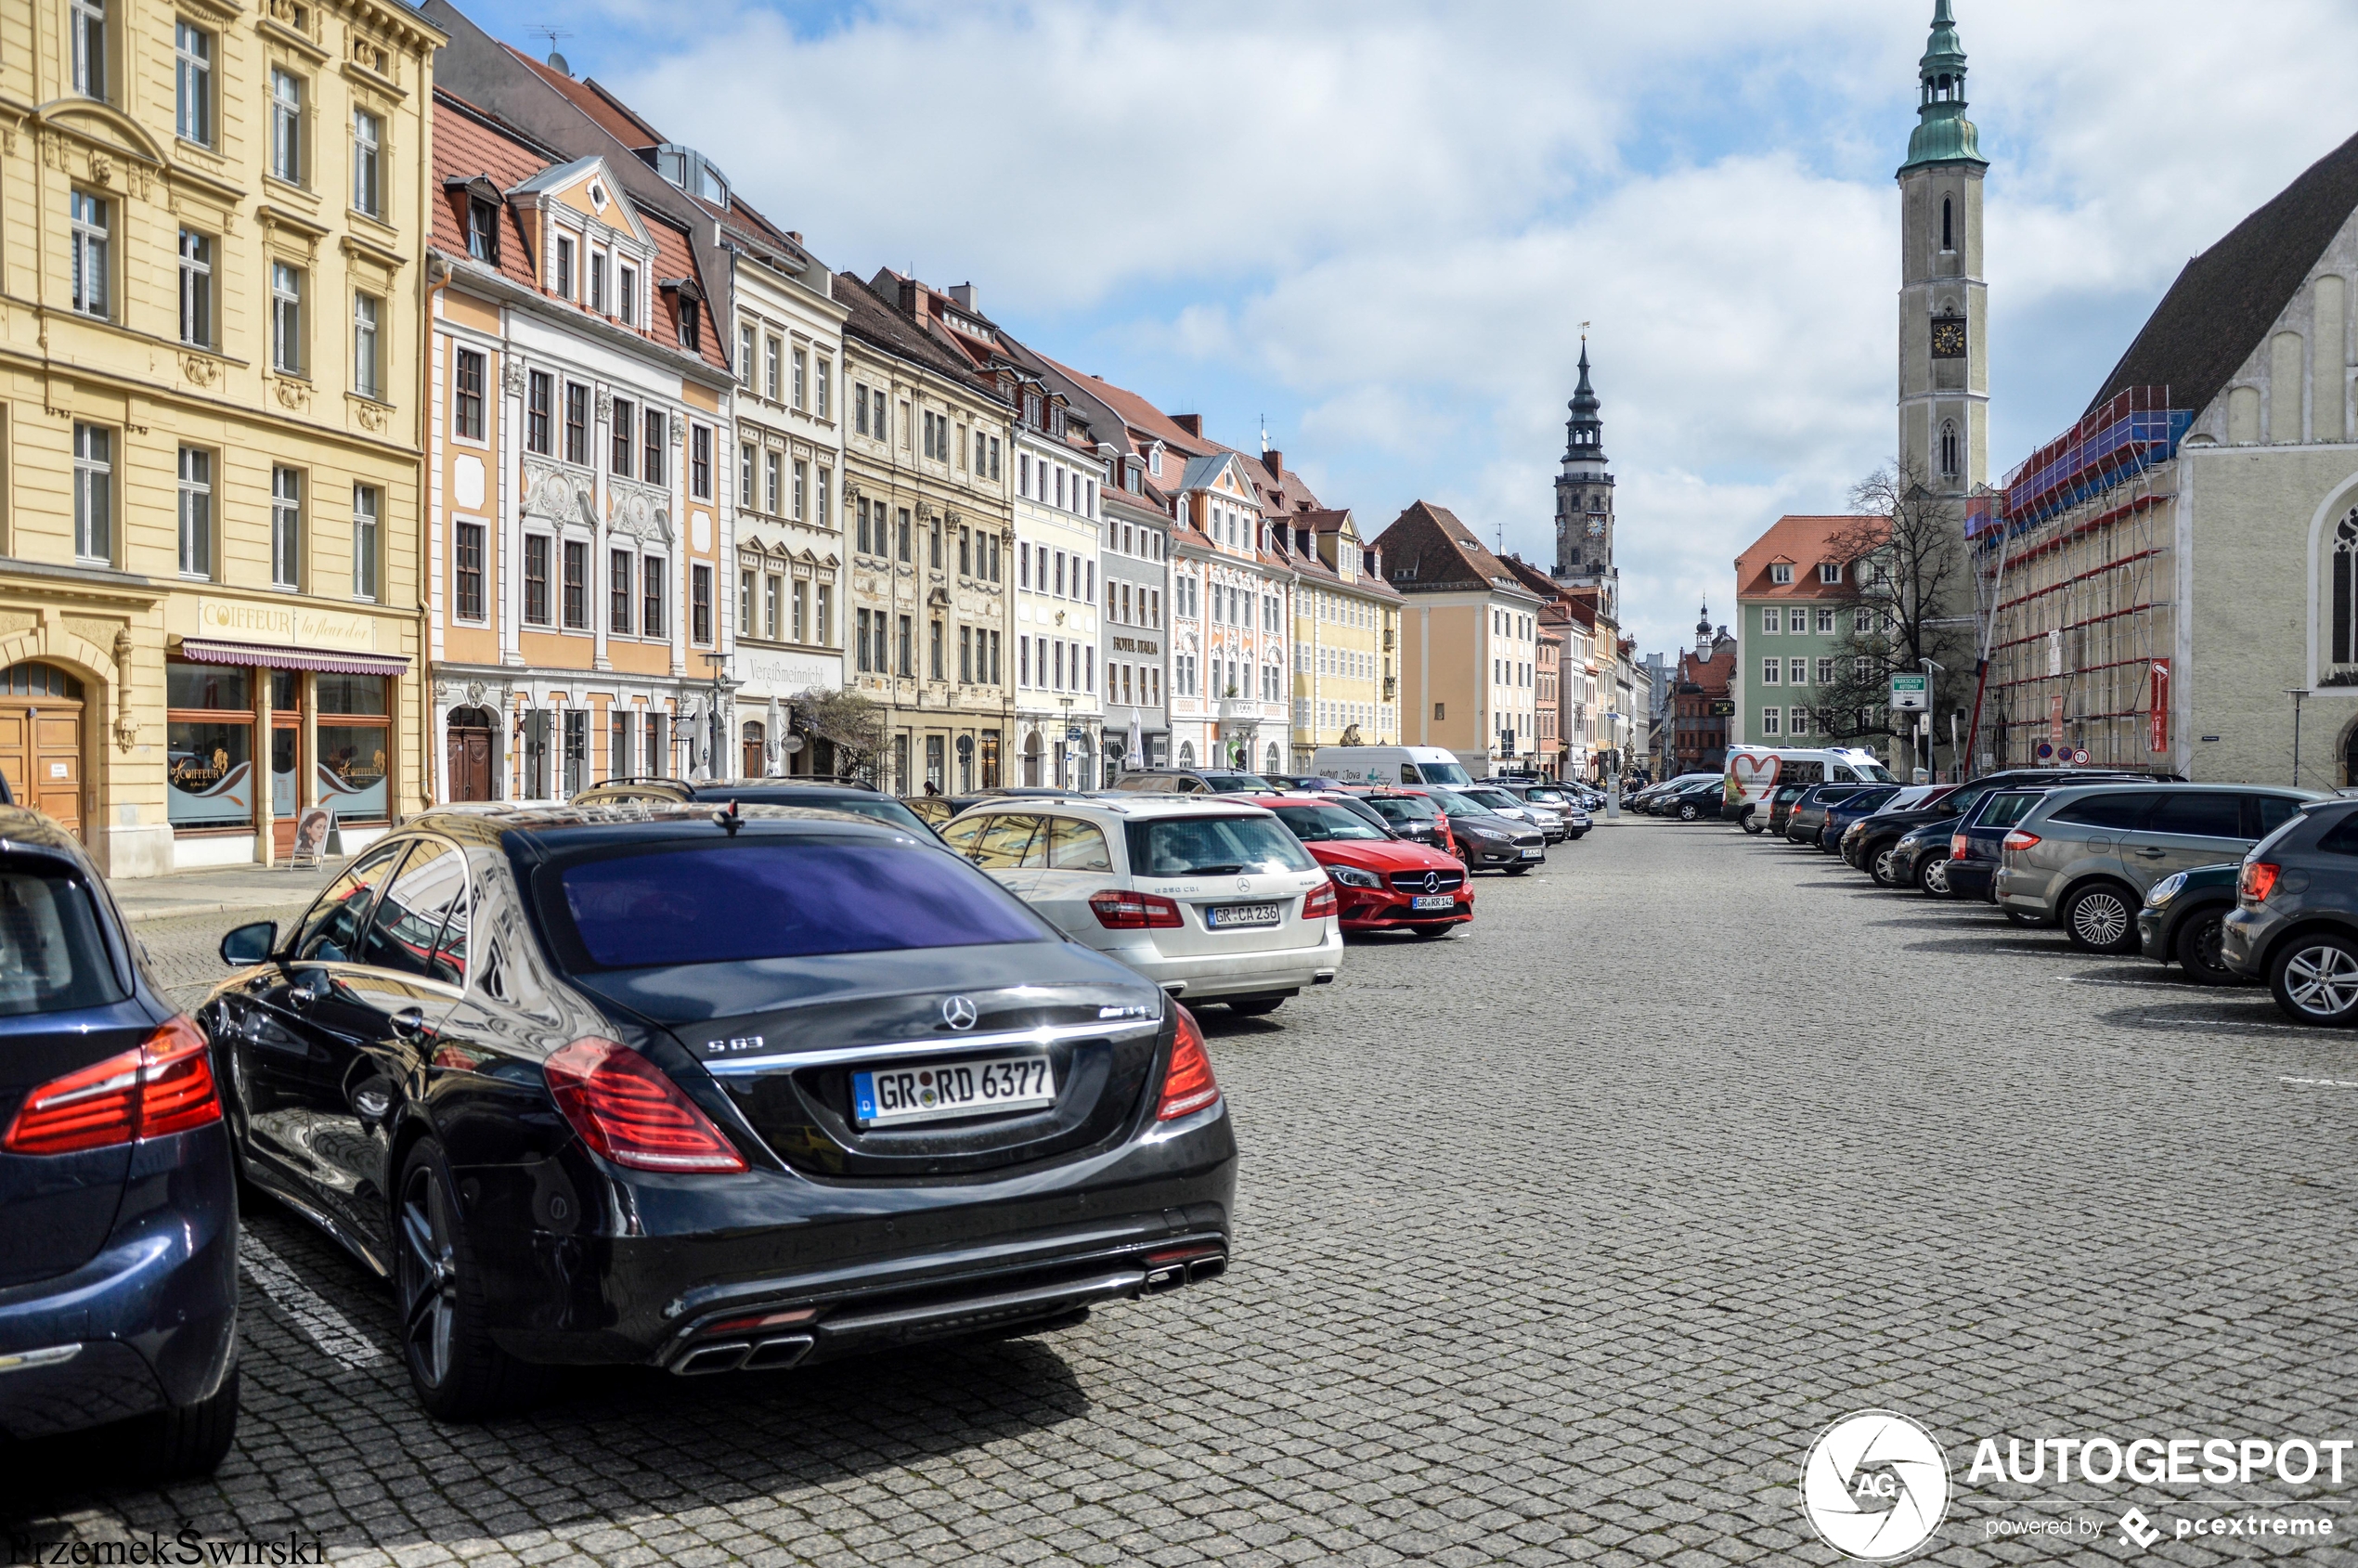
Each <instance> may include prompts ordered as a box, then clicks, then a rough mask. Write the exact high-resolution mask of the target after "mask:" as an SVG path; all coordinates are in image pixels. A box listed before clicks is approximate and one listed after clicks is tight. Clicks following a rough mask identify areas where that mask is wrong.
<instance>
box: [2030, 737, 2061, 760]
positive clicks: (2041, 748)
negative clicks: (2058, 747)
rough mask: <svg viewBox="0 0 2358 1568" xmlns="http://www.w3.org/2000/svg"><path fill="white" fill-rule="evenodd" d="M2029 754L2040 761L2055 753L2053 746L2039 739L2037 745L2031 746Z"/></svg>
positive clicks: (2051, 756)
mask: <svg viewBox="0 0 2358 1568" xmlns="http://www.w3.org/2000/svg"><path fill="white" fill-rule="evenodd" d="M2031 755H2033V756H2034V757H2036V758H2039V760H2040V761H2041V762H2045V761H2047V760H2049V759H2050V758H2053V757H2054V755H2055V748H2054V746H2052V745H2048V744H2047V743H2046V742H2045V741H2041V742H2040V743H2039V745H2037V746H2036V747H2034V748H2033V750H2032V753H2031Z"/></svg>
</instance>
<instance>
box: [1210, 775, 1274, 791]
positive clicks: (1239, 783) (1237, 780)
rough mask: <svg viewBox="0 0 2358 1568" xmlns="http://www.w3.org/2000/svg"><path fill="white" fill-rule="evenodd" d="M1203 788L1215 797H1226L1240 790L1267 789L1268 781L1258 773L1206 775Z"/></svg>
mask: <svg viewBox="0 0 2358 1568" xmlns="http://www.w3.org/2000/svg"><path fill="white" fill-rule="evenodd" d="M1203 786H1204V788H1206V789H1208V790H1211V792H1213V793H1214V794H1216V795H1226V794H1231V793H1233V792H1235V791H1237V790H1240V789H1267V788H1268V787H1269V781H1268V780H1267V779H1264V778H1263V777H1262V776H1261V775H1260V774H1259V773H1206V774H1204V775H1203Z"/></svg>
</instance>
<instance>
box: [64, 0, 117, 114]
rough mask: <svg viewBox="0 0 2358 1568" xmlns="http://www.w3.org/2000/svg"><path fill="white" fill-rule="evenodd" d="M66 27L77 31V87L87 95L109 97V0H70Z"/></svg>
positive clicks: (75, 82)
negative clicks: (107, 3) (107, 0)
mask: <svg viewBox="0 0 2358 1568" xmlns="http://www.w3.org/2000/svg"><path fill="white" fill-rule="evenodd" d="M66 28H67V31H69V32H71V33H72V34H73V90H74V91H75V92H77V93H80V94H81V95H82V96H83V97H85V98H103V97H106V96H107V6H106V0H68V4H67V6H66Z"/></svg>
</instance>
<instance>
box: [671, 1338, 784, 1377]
mask: <svg viewBox="0 0 2358 1568" xmlns="http://www.w3.org/2000/svg"><path fill="white" fill-rule="evenodd" d="M803 1342H804V1343H805V1344H808V1343H809V1342H810V1341H807V1340H806V1341H803ZM752 1349H753V1344H752V1342H751V1341H747V1340H726V1341H722V1342H720V1343H719V1344H712V1345H698V1346H697V1347H696V1348H695V1349H693V1350H692V1351H690V1352H689V1353H688V1354H685V1355H683V1356H681V1357H680V1359H679V1360H677V1361H675V1362H673V1363H672V1364H671V1370H672V1371H673V1372H674V1373H675V1374H677V1375H678V1376H680V1377H682V1378H701V1377H704V1376H706V1374H708V1373H712V1372H733V1371H735V1370H736V1369H737V1368H738V1367H741V1366H743V1365H744V1364H745V1356H746V1355H747V1354H749V1353H750V1352H751V1351H752Z"/></svg>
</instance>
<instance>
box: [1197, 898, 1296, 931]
mask: <svg viewBox="0 0 2358 1568" xmlns="http://www.w3.org/2000/svg"><path fill="white" fill-rule="evenodd" d="M1203 914H1204V924H1205V925H1206V926H1208V927H1211V929H1213V930H1215V931H1226V930H1232V929H1234V928H1235V927H1239V926H1275V925H1276V923H1277V922H1278V921H1279V920H1280V919H1282V918H1284V915H1285V910H1284V908H1283V906H1281V905H1278V904H1213V905H1211V907H1210V908H1208V909H1206V910H1205V911H1204V912H1203Z"/></svg>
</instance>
